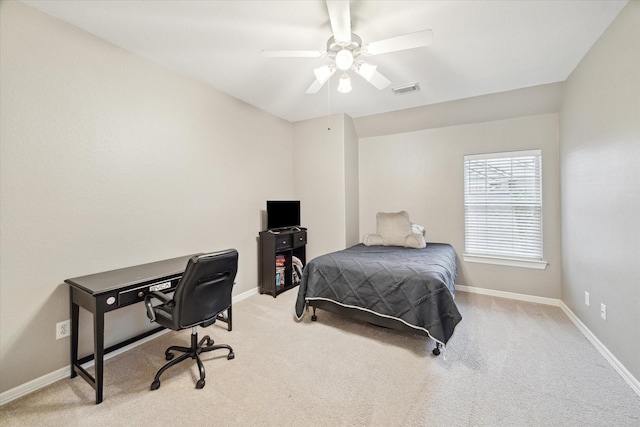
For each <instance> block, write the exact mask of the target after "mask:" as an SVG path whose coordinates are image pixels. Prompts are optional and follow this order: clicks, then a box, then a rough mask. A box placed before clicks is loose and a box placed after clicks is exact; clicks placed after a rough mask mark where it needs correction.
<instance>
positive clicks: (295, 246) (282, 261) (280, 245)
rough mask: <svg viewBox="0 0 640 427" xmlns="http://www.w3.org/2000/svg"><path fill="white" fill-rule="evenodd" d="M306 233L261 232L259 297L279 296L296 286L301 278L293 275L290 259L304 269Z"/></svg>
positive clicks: (293, 230) (301, 229)
mask: <svg viewBox="0 0 640 427" xmlns="http://www.w3.org/2000/svg"><path fill="white" fill-rule="evenodd" d="M306 245H307V229H306V228H304V227H288V228H286V229H273V230H266V231H261V232H260V255H259V256H260V277H259V290H260V293H261V294H271V295H273V297H274V298H275V297H276V296H278V294H281V293H282V292H285V291H288V290H289V289H291V288H293V287H296V286H297V285H298V284H299V281H300V279H301V277H300V276H299V275H298V274H297V273H295V270H294V261H293V258H294V257H295V258H297V259H299V260H300V262H301V263H302V265H303V266H304V265H305V264H306V262H307V257H306Z"/></svg>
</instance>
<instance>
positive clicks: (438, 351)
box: [433, 347, 440, 356]
mask: <svg viewBox="0 0 640 427" xmlns="http://www.w3.org/2000/svg"><path fill="white" fill-rule="evenodd" d="M433 354H434V356H437V355H439V354H440V349H439V348H438V347H436V348H434V349H433Z"/></svg>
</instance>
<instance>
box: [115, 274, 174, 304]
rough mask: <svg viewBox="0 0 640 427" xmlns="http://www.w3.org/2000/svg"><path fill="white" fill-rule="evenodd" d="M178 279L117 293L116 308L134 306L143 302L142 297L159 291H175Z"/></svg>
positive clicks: (148, 284)
mask: <svg viewBox="0 0 640 427" xmlns="http://www.w3.org/2000/svg"><path fill="white" fill-rule="evenodd" d="M179 281H180V278H179V277H178V278H174V279H166V280H161V281H158V282H155V283H147V284H146V285H144V286H138V287H137V288H133V289H127V290H126V291H122V292H119V293H118V307H124V306H127V305H130V304H135V303H137V302H140V301H144V297H145V296H147V294H149V293H151V292H154V291H160V292H164V293H168V292H172V291H174V290H175V289H176V286H177V285H178V282H179Z"/></svg>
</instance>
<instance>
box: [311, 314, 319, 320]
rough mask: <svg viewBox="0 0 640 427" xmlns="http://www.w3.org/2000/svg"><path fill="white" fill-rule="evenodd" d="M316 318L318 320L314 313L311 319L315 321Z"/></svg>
mask: <svg viewBox="0 0 640 427" xmlns="http://www.w3.org/2000/svg"><path fill="white" fill-rule="evenodd" d="M316 320H318V316H316V315H315V314H314V315H312V316H311V321H312V322H315V321H316Z"/></svg>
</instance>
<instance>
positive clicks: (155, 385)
mask: <svg viewBox="0 0 640 427" xmlns="http://www.w3.org/2000/svg"><path fill="white" fill-rule="evenodd" d="M159 388H160V380H155V381H154V382H152V383H151V390H157V389H159Z"/></svg>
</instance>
